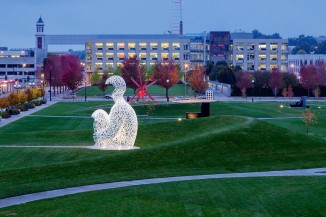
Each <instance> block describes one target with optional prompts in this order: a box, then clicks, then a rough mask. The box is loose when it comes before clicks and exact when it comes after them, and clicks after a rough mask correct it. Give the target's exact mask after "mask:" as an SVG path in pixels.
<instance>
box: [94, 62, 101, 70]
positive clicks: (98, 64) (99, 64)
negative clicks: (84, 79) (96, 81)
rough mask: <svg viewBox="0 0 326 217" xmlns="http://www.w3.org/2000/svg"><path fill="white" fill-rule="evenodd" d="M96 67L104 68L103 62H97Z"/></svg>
mask: <svg viewBox="0 0 326 217" xmlns="http://www.w3.org/2000/svg"><path fill="white" fill-rule="evenodd" d="M95 68H96V69H98V70H102V69H103V63H95Z"/></svg>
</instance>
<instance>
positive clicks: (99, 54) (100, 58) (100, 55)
mask: <svg viewBox="0 0 326 217" xmlns="http://www.w3.org/2000/svg"><path fill="white" fill-rule="evenodd" d="M95 55H96V60H103V53H96V54H95Z"/></svg>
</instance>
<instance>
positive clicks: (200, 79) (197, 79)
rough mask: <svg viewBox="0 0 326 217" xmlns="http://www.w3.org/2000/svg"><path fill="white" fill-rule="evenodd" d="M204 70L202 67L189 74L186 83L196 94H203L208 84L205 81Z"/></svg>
mask: <svg viewBox="0 0 326 217" xmlns="http://www.w3.org/2000/svg"><path fill="white" fill-rule="evenodd" d="M205 75H206V70H205V68H204V67H196V68H195V69H194V70H192V71H190V72H189V75H188V81H189V84H190V87H191V88H192V89H193V90H194V91H195V93H196V94H202V93H205V91H206V90H207V88H208V82H207V81H206V80H205Z"/></svg>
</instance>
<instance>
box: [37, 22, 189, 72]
mask: <svg viewBox="0 0 326 217" xmlns="http://www.w3.org/2000/svg"><path fill="white" fill-rule="evenodd" d="M36 30H37V33H36V35H35V36H36V48H35V54H36V58H35V63H36V65H41V64H42V61H43V59H44V58H46V57H47V54H48V46H49V45H84V46H85V52H86V58H85V70H86V72H87V76H89V74H90V73H91V72H93V71H95V70H96V69H97V70H99V71H104V70H106V69H115V68H116V67H117V66H119V65H121V64H122V62H123V60H124V59H126V58H132V57H135V56H137V57H138V58H139V59H140V61H141V62H142V64H145V65H146V67H150V66H151V65H153V64H154V63H155V62H156V61H164V60H171V59H172V60H174V61H175V62H176V63H178V64H180V67H181V68H182V70H188V69H189V67H190V59H189V55H190V52H189V42H190V39H189V38H187V37H185V36H183V35H173V34H163V35H45V34H44V22H43V20H42V19H41V18H40V19H39V20H38V22H37V23H36Z"/></svg>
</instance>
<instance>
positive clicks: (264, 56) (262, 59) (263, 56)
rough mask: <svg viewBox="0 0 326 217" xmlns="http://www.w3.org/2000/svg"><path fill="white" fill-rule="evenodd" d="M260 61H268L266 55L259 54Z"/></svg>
mask: <svg viewBox="0 0 326 217" xmlns="http://www.w3.org/2000/svg"><path fill="white" fill-rule="evenodd" d="M258 59H259V61H266V54H259V56H258Z"/></svg>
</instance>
